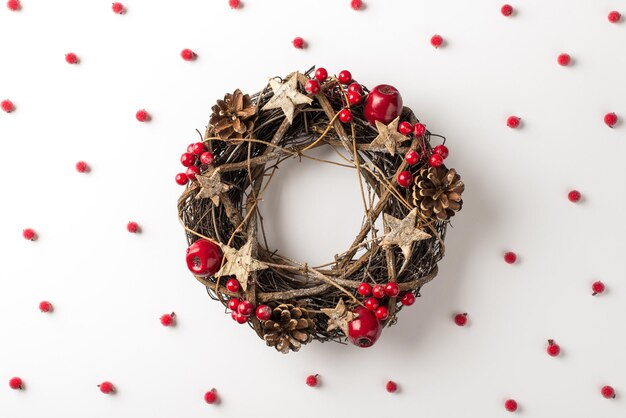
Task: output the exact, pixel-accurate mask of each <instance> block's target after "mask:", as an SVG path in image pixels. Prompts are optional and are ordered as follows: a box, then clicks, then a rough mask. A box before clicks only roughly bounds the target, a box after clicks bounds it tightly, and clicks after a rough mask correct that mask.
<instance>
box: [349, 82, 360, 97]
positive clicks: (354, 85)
mask: <svg viewBox="0 0 626 418" xmlns="http://www.w3.org/2000/svg"><path fill="white" fill-rule="evenodd" d="M348 92H354V93H359V94H361V95H363V86H362V85H360V84H359V83H356V82H355V83H350V85H349V86H348Z"/></svg>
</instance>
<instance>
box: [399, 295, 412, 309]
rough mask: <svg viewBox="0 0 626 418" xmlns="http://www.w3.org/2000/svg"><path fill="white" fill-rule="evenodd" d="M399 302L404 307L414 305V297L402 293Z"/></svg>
mask: <svg viewBox="0 0 626 418" xmlns="http://www.w3.org/2000/svg"><path fill="white" fill-rule="evenodd" d="M400 302H401V303H402V304H403V305H404V306H411V305H413V304H414V303H415V295H414V294H413V293H411V292H406V293H403V294H402V296H401V297H400Z"/></svg>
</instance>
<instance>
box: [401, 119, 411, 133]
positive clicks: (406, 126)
mask: <svg viewBox="0 0 626 418" xmlns="http://www.w3.org/2000/svg"><path fill="white" fill-rule="evenodd" d="M398 132H400V133H401V134H402V135H408V134H410V133H411V132H413V125H411V122H407V121H404V122H400V125H398Z"/></svg>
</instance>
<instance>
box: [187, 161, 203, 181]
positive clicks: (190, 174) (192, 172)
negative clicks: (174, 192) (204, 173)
mask: <svg viewBox="0 0 626 418" xmlns="http://www.w3.org/2000/svg"><path fill="white" fill-rule="evenodd" d="M186 174H187V178H188V179H189V180H192V181H193V180H195V179H196V175H198V174H200V169H199V168H198V167H196V166H195V165H192V166H191V167H187V173H186Z"/></svg>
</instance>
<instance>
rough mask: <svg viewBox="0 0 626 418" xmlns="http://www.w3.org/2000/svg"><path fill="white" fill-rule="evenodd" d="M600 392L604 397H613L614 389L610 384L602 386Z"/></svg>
mask: <svg viewBox="0 0 626 418" xmlns="http://www.w3.org/2000/svg"><path fill="white" fill-rule="evenodd" d="M600 393H602V396H604V397H605V398H606V399H613V398H615V389H613V387H611V386H608V385H607V386H602V389H601V390H600Z"/></svg>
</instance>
